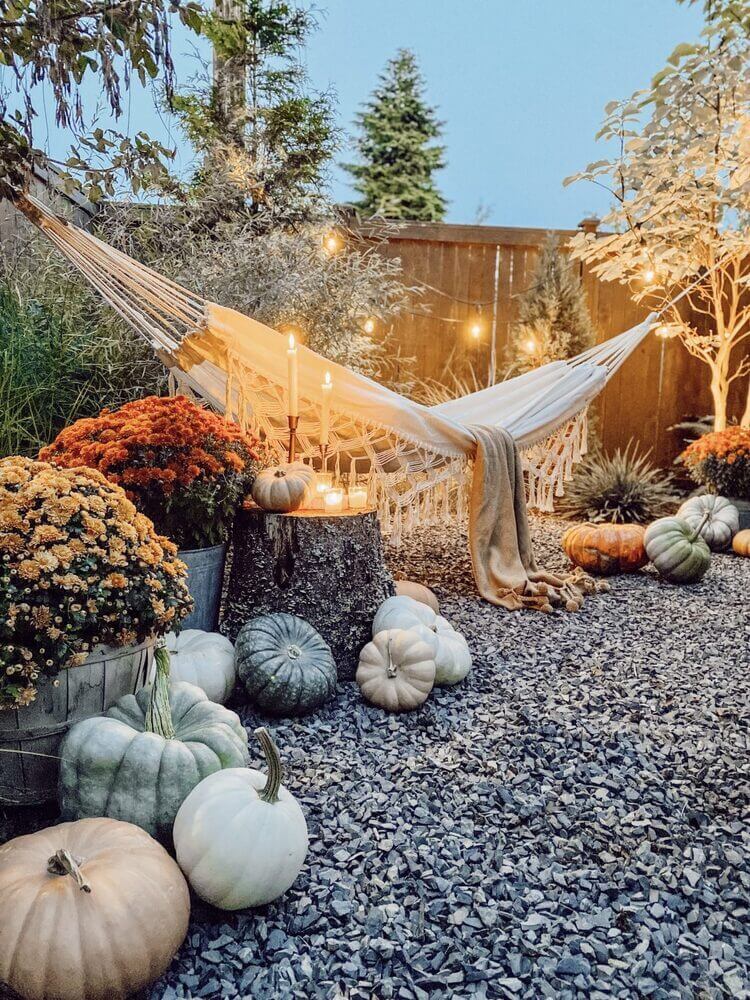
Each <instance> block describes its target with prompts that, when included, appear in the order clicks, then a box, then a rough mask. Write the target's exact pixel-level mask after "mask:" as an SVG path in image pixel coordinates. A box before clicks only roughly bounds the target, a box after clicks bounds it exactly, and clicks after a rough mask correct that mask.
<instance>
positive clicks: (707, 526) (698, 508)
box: [677, 493, 740, 552]
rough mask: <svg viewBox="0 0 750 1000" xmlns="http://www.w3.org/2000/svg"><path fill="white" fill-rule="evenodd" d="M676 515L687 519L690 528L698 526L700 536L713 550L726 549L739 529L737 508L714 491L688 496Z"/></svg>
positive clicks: (684, 519)
mask: <svg viewBox="0 0 750 1000" xmlns="http://www.w3.org/2000/svg"><path fill="white" fill-rule="evenodd" d="M706 515H708V518H707V519H706ZM677 517H679V518H682V520H683V521H687V523H688V524H689V525H690V527H691V528H698V527H700V535H701V538H702V539H703V541H704V542H705V543H706V545H708V547H709V549H711V550H712V551H714V552H720V551H721V550H722V549H728V548H729V546H730V545H731V543H732V538H733V537H734V536H735V535H736V534H737V532H738V531H739V530H740V515H739V511H738V510H737V508H736V507H735V506H734V504H733V503H730V501H729V500H727V499H726V497H719V496H716V495H715V494H714V493H705V494H704V495H703V496H700V497H690V499H689V500H686V501H685V502H684V503H683V505H682V506H681V507H680V509H679V510H678V511H677ZM704 522H705V523H704Z"/></svg>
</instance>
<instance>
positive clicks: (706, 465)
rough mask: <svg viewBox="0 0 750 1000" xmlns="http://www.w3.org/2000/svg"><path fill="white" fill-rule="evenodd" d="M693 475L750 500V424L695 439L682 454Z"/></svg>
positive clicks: (720, 490) (716, 488)
mask: <svg viewBox="0 0 750 1000" xmlns="http://www.w3.org/2000/svg"><path fill="white" fill-rule="evenodd" d="M680 460H681V461H682V462H684V463H685V465H686V466H687V467H688V469H689V470H690V475H691V476H692V477H693V479H694V480H695V481H696V482H697V483H700V484H701V485H703V486H707V487H709V489H712V490H714V492H716V493H721V494H722V495H724V496H728V497H735V498H737V499H740V500H750V428H747V427H727V429H726V430H723V431H713V432H712V433H711V434H704V435H703V437H700V438H698V440H697V441H693V443H692V444H690V445H688V447H687V448H686V449H685V450H684V451H683V453H682V454H681V455H680Z"/></svg>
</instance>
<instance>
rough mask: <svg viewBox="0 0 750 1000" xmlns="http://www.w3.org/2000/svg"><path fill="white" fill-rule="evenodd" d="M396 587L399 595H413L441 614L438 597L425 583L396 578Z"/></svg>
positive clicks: (437, 613)
mask: <svg viewBox="0 0 750 1000" xmlns="http://www.w3.org/2000/svg"><path fill="white" fill-rule="evenodd" d="M395 587H396V594H397V595H398V596H399V597H412V598H413V599H414V600H415V601H419V602H420V603H421V604H426V605H427V607H428V608H432V610H433V611H434V612H435V614H436V615H439V614H440V605H439V604H438V599H437V597H435V595H434V594H433V592H432V591H431V590H430V588H429V587H425V585H424V584H423V583H416V582H415V581H414V580H396V582H395Z"/></svg>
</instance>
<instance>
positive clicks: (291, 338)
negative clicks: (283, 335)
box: [289, 333, 296, 351]
mask: <svg viewBox="0 0 750 1000" xmlns="http://www.w3.org/2000/svg"><path fill="white" fill-rule="evenodd" d="M289 350H290V351H294V350H296V347H295V344H294V334H293V333H290V334H289Z"/></svg>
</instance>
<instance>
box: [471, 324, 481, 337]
mask: <svg viewBox="0 0 750 1000" xmlns="http://www.w3.org/2000/svg"><path fill="white" fill-rule="evenodd" d="M469 333H470V334H471V335H472V337H473V338H474V340H479V338H480V337H481V335H482V327H481V326H480V324H479V323H472V324H471V326H470V327H469Z"/></svg>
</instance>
